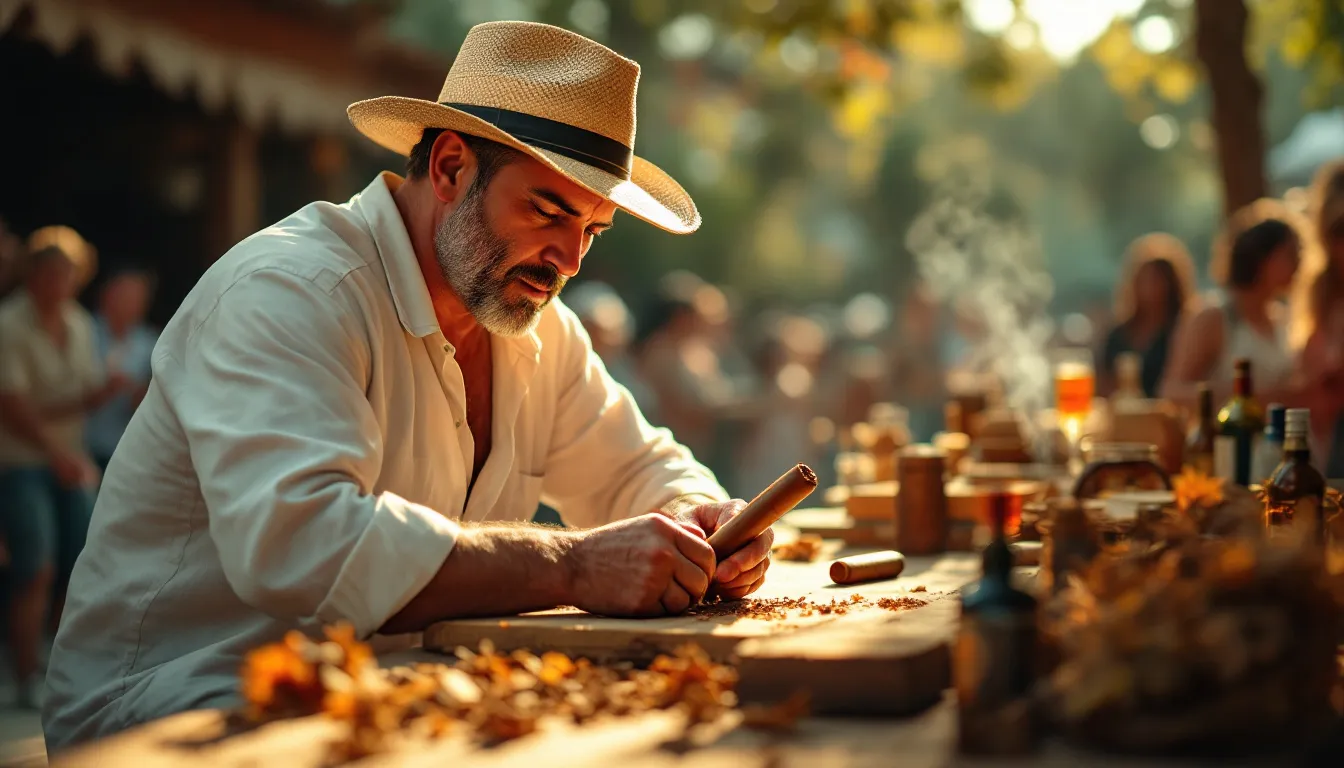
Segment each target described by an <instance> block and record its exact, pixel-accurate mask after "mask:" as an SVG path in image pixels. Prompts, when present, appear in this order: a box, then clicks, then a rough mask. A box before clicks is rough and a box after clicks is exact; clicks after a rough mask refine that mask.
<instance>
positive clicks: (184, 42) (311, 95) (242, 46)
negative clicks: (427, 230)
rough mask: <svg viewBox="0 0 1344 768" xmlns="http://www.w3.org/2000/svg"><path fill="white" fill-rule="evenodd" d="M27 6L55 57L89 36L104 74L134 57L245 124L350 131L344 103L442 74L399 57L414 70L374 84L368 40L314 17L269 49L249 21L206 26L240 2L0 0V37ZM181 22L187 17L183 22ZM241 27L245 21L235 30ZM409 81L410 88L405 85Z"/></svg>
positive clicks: (421, 84) (33, 28) (126, 69)
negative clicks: (288, 42)
mask: <svg viewBox="0 0 1344 768" xmlns="http://www.w3.org/2000/svg"><path fill="white" fill-rule="evenodd" d="M231 6H232V7H231ZM25 9H26V10H27V11H28V12H29V13H30V14H31V24H30V25H27V26H26V27H25V32H26V34H27V35H29V36H31V37H33V38H36V39H37V40H39V41H41V42H42V43H43V44H45V45H47V46H48V47H49V48H51V50H52V51H53V52H55V53H56V54H58V55H59V54H64V53H66V52H68V51H69V50H70V49H71V48H72V47H73V46H74V45H75V44H76V43H77V42H79V41H80V40H88V41H89V42H90V43H91V44H92V48H93V51H94V53H95V56H96V57H97V61H98V63H99V65H100V66H101V68H102V69H103V70H104V71H106V72H107V73H108V74H109V75H111V76H114V77H124V76H126V75H127V74H129V73H130V72H131V71H132V69H133V66H134V65H137V64H138V65H139V66H140V67H141V68H143V70H144V71H145V72H146V73H147V74H148V75H149V77H150V78H151V79H152V81H153V82H154V83H155V84H156V85H157V86H158V87H159V88H161V89H163V90H164V91H165V92H166V93H168V94H171V95H173V96H175V97H179V98H184V99H186V98H194V99H195V100H196V101H197V102H198V103H199V104H200V106H201V107H202V109H203V110H205V111H206V112H211V113H214V112H219V111H221V110H223V109H225V108H226V107H228V106H232V107H234V108H235V109H236V110H237V113H238V115H239V117H240V119H242V120H243V121H245V122H246V123H248V124H250V125H254V126H257V127H264V126H269V125H278V127H280V128H281V129H282V130H285V131H288V132H298V133H309V132H318V133H337V132H344V131H348V130H351V129H350V125H349V122H348V120H347V119H346V115H345V108H346V106H347V105H349V104H350V103H351V102H354V101H357V100H359V99H364V98H369V97H370V96H374V95H381V94H383V93H389V92H395V90H396V89H398V86H400V89H404V88H405V87H414V88H416V89H417V90H424V89H426V88H432V87H437V86H436V84H435V83H434V80H432V79H431V78H438V77H441V76H442V75H441V73H442V72H445V71H447V68H446V67H443V68H442V69H437V72H435V71H434V69H436V68H437V67H438V66H439V65H438V64H432V65H428V62H426V64H427V66H424V67H415V66H404V61H403V62H400V63H401V64H403V66H402V67H401V71H402V72H407V71H411V72H413V76H412V77H410V78H403V79H402V80H401V82H400V83H399V84H393V83H391V82H389V79H388V78H383V79H382V80H381V81H380V78H379V77H378V75H377V72H376V71H371V70H375V69H376V67H374V66H360V64H361V62H360V59H361V58H366V57H368V56H369V53H370V51H369V48H370V46H367V45H365V46H364V49H362V50H361V49H359V48H358V46H351V44H350V40H348V39H345V38H346V37H349V35H345V36H344V37H343V36H342V32H343V31H338V32H332V31H331V30H330V27H331V26H332V25H327V27H326V28H324V27H323V26H322V25H320V24H317V23H314V24H311V25H307V24H301V23H298V22H296V23H295V24H294V26H295V29H296V31H297V32H298V33H300V34H299V36H300V37H302V39H301V40H298V41H297V43H298V44H296V45H294V46H283V45H282V46H276V45H274V44H272V45H271V47H270V50H258V49H259V48H261V47H262V46H261V45H255V46H254V45H250V44H249V39H248V37H247V35H246V24H247V23H250V19H242V20H238V22H239V23H235V24H233V25H232V27H233V29H232V31H233V34H232V35H230V34H227V33H226V30H223V29H222V27H220V26H218V25H217V26H216V27H215V28H213V29H219V30H220V32H219V34H215V33H214V31H213V29H212V27H211V23H212V21H214V19H212V18H211V17H212V16H221V17H223V16H226V15H229V14H233V15H232V16H230V17H229V20H230V21H235V20H237V14H238V13H240V12H242V11H246V12H248V13H251V14H253V15H254V16H257V15H259V14H264V12H263V11H253V10H249V9H248V4H247V3H237V4H230V3H217V2H209V3H195V2H177V3H171V2H170V3H154V2H144V1H143V0H0V35H4V34H5V33H7V32H9V31H10V28H11V26H13V25H14V24H15V22H16V21H17V20H18V19H19V18H20V17H21V16H22V15H23V12H24V11H25ZM239 9H242V11H240V10H239ZM262 18H264V16H263V17H262ZM188 21H189V22H191V23H189V24H188V23H184V22H188ZM286 21H287V22H288V20H286ZM240 26H242V27H243V28H244V29H243V33H242V34H240V33H239V27H240ZM257 26H258V27H265V28H266V29H265V30H264V31H266V32H269V33H271V34H270V37H271V38H272V41H271V42H272V43H274V38H276V37H277V36H278V35H279V34H280V33H278V32H277V30H276V29H274V26H275V25H272V24H265V23H261V24H257ZM322 35H327V36H328V37H329V38H330V39H324V38H323V37H321V36H322ZM367 38H368V35H364V36H362V38H361V39H362V40H364V41H365V42H367ZM384 42H385V41H384ZM352 47H354V48H355V49H354V50H352V49H351V48H352ZM387 48H388V46H387V45H386V44H384V45H382V46H381V49H382V50H380V51H376V52H374V54H373V57H375V58H378V59H380V60H384V61H385V60H386V59H387ZM305 56H306V57H307V58H305ZM337 57H341V58H339V59H338V58H337ZM398 57H399V58H404V57H400V56H398ZM342 59H343V60H342ZM334 63H335V64H342V65H344V66H335V65H334ZM408 80H409V81H413V85H411V86H408V85H407V81H408ZM406 95H420V94H419V93H407V94H406ZM428 95H431V96H432V93H429V94H428Z"/></svg>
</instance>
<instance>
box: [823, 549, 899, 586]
mask: <svg viewBox="0 0 1344 768" xmlns="http://www.w3.org/2000/svg"><path fill="white" fill-rule="evenodd" d="M904 570H905V555H902V554H901V553H900V552H895V551H892V550H890V549H888V550H885V551H883V552H870V553H868V554H866V555H854V556H853V557H843V558H841V559H839V560H836V561H835V562H834V563H831V581H834V582H835V583H836V584H858V583H859V582H861V581H877V580H878V579H894V578H896V577H897V576H900V575H901V571H904Z"/></svg>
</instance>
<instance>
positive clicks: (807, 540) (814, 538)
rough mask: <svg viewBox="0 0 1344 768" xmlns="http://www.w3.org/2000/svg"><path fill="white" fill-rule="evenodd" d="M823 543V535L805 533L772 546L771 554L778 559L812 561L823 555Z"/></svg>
mask: <svg viewBox="0 0 1344 768" xmlns="http://www.w3.org/2000/svg"><path fill="white" fill-rule="evenodd" d="M821 545H822V538H821V536H819V535H817V534H815V533H804V534H800V535H799V536H798V538H797V539H795V540H793V541H788V542H781V543H779V544H776V545H775V546H774V547H772V548H771V550H770V556H771V557H773V558H775V559H777V560H790V561H794V562H800V563H810V562H813V561H814V560H816V559H817V558H818V557H819V556H820V555H821Z"/></svg>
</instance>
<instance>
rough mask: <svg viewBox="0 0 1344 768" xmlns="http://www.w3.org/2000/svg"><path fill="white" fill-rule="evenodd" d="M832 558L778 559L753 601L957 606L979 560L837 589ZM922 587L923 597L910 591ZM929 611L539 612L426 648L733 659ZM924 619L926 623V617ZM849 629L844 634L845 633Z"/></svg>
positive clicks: (444, 632)
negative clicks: (788, 639) (683, 652)
mask: <svg viewBox="0 0 1344 768" xmlns="http://www.w3.org/2000/svg"><path fill="white" fill-rule="evenodd" d="M829 564H830V561H829V560H822V561H818V562H814V563H789V562H777V563H775V564H773V565H771V567H770V573H769V575H768V576H767V577H766V582H765V585H764V586H763V587H762V588H761V590H760V591H759V592H757V593H756V594H755V595H753V597H757V598H773V597H789V598H799V597H807V598H808V600H809V601H810V602H813V603H821V604H829V603H830V602H831V601H833V600H834V601H845V600H848V599H849V598H850V596H851V595H861V596H863V597H864V598H866V599H868V600H870V601H872V602H874V603H875V602H876V601H877V600H878V599H879V598H882V597H900V596H904V595H907V594H911V595H913V596H915V597H920V598H923V599H927V600H929V601H930V605H932V604H933V603H935V602H938V601H940V600H950V601H951V602H953V603H955V599H956V598H955V593H956V591H957V590H958V589H960V588H961V587H962V586H963V585H965V584H966V583H967V582H969V581H971V580H972V579H974V578H976V576H977V574H978V570H979V558H978V557H976V556H975V555H966V554H948V555H942V556H939V557H922V558H910V559H909V561H908V562H907V564H906V570H905V573H903V574H902V575H901V576H900V577H899V578H897V579H892V580H887V581H880V582H871V583H868V584H859V585H852V586H839V585H835V584H832V583H831V580H830V576H829V575H828V572H827V571H828V568H829ZM917 586H923V587H925V590H926V591H925V592H923V593H912V590H913V589H914V588H915V587H917ZM928 607H929V606H925V607H923V608H915V609H912V610H908V611H904V612H901V613H900V614H893V613H892V612H890V611H887V610H885V609H882V608H878V607H876V606H868V607H851V608H849V609H848V611H847V613H845V614H844V615H838V614H836V613H831V614H822V613H821V612H818V611H814V612H812V614H811V615H810V616H809V615H803V614H804V611H799V610H796V609H795V610H789V611H788V615H787V616H786V617H785V618H784V619H783V620H765V619H756V618H742V617H737V616H717V617H704V616H676V617H670V618H660V619H616V618H606V617H601V616H593V615H591V614H587V613H583V612H581V611H578V610H574V609H567V610H564V609H562V610H556V611H542V612H538V613H531V614H526V615H523V616H515V617H510V618H507V619H462V620H456V621H446V622H442V623H439V624H436V625H434V626H432V627H430V628H429V629H428V630H426V631H425V637H424V647H425V648H427V649H431V650H441V651H444V652H451V651H452V650H453V649H455V648H456V647H457V646H460V645H465V646H468V647H475V646H476V645H478V644H479V643H480V642H481V641H482V640H485V639H488V640H490V641H491V642H492V643H494V644H495V647H496V648H499V649H501V650H514V649H517V648H529V649H531V650H533V651H538V652H540V651H546V650H555V651H560V652H562V653H566V654H569V655H571V656H586V657H588V658H592V659H595V660H600V661H612V660H632V661H643V660H647V659H649V658H651V657H652V656H654V655H656V654H658V653H666V652H669V651H672V650H675V649H676V648H677V647H678V646H680V645H682V644H685V643H688V642H694V643H696V644H698V645H700V646H701V647H702V648H704V649H705V650H706V651H707V652H709V654H710V655H711V656H713V657H715V658H716V659H719V660H727V659H729V658H730V657H732V656H733V654H734V651H735V649H736V648H737V646H738V644H739V643H741V642H743V641H744V640H752V639H765V638H771V637H778V636H783V635H788V634H791V633H796V632H799V631H801V630H804V629H809V628H813V627H820V626H823V625H829V624H836V626H838V627H840V626H849V625H851V624H852V625H854V626H860V625H863V624H865V623H868V622H871V621H880V620H883V619H888V618H891V617H893V616H899V617H901V618H902V619H906V620H908V621H910V622H913V623H914V624H915V625H920V624H922V623H924V622H926V621H930V622H932V623H933V624H934V625H936V626H937V627H939V628H941V627H943V625H944V623H945V617H943V615H942V613H941V611H940V610H937V609H935V610H932V611H930V610H928ZM925 616H927V617H928V619H925V618H924V617H925ZM840 631H844V630H840Z"/></svg>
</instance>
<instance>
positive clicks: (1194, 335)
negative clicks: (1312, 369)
mask: <svg viewBox="0 0 1344 768" xmlns="http://www.w3.org/2000/svg"><path fill="white" fill-rule="evenodd" d="M1295 224H1296V221H1295V218H1294V216H1293V215H1292V213H1291V212H1290V211H1288V210H1287V209H1286V208H1284V207H1283V206H1282V205H1279V204H1277V203H1276V202H1275V201H1269V200H1264V201H1260V202H1258V203H1255V204H1252V205H1250V206H1247V207H1246V208H1244V209H1242V210H1241V211H1238V212H1237V213H1236V214H1235V215H1234V216H1233V217H1232V219H1231V220H1230V221H1229V222H1228V225H1227V228H1226V231H1225V232H1224V233H1223V235H1222V236H1221V237H1219V239H1218V242H1217V244H1216V245H1215V250H1214V261H1213V264H1212V265H1211V267H1210V272H1211V273H1212V274H1213V277H1214V279H1215V280H1216V281H1218V282H1219V283H1221V284H1222V286H1223V291H1221V292H1220V293H1216V294H1215V295H1214V297H1213V300H1212V301H1210V302H1209V306H1207V307H1204V308H1203V309H1200V310H1198V311H1196V312H1193V313H1187V315H1188V317H1187V319H1185V320H1183V321H1182V322H1181V325H1180V327H1179V328H1178V329H1177V331H1176V338H1175V339H1174V340H1173V344H1172V350H1171V356H1170V359H1169V360H1168V361H1167V372H1166V376H1165V377H1164V379H1163V384H1162V395H1163V397H1166V398H1169V399H1172V400H1176V401H1178V402H1182V403H1185V404H1186V405H1193V404H1194V400H1195V392H1196V387H1197V386H1198V384H1199V382H1202V381H1207V382H1209V384H1210V385H1211V386H1212V387H1213V389H1214V393H1215V399H1218V400H1221V399H1222V398H1225V397H1227V396H1228V395H1229V394H1230V393H1231V381H1232V367H1233V366H1232V364H1233V361H1234V360H1236V359H1238V358H1246V359H1248V360H1250V361H1251V376H1252V382H1253V385H1254V387H1255V396H1256V399H1258V400H1259V401H1260V402H1262V403H1268V402H1282V403H1285V404H1289V405H1292V404H1297V403H1299V402H1300V401H1301V388H1300V386H1298V384H1297V383H1296V382H1295V381H1294V379H1295V377H1294V373H1295V361H1294V359H1293V356H1292V354H1291V353H1290V352H1289V349H1288V342H1287V333H1286V330H1287V323H1286V317H1285V315H1286V312H1285V311H1284V307H1283V305H1282V299H1283V298H1284V296H1285V295H1286V294H1287V292H1288V290H1289V289H1290V288H1291V287H1292V285H1293V276H1294V275H1295V274H1297V268H1298V266H1299V264H1300V263H1301V251H1302V240H1301V238H1300V237H1299V235H1298V228H1297V227H1296V226H1295Z"/></svg>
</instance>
